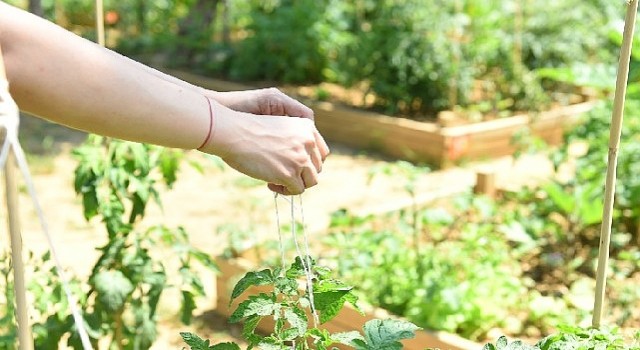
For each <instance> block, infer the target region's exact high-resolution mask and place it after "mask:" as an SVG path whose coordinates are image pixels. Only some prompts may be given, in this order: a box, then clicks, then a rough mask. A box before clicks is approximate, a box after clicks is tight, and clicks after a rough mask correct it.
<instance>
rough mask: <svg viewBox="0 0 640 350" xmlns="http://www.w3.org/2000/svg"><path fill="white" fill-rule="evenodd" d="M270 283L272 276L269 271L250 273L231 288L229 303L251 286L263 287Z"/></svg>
mask: <svg viewBox="0 0 640 350" xmlns="http://www.w3.org/2000/svg"><path fill="white" fill-rule="evenodd" d="M271 283H273V274H272V273H271V270H269V269H265V270H262V271H258V272H255V271H250V272H248V273H247V274H246V275H244V277H242V278H241V279H240V280H239V281H238V283H236V285H235V286H234V287H233V292H231V301H233V300H234V299H236V298H237V297H239V296H240V295H241V294H242V293H244V291H246V290H247V289H249V287H251V286H265V285H269V284H271Z"/></svg>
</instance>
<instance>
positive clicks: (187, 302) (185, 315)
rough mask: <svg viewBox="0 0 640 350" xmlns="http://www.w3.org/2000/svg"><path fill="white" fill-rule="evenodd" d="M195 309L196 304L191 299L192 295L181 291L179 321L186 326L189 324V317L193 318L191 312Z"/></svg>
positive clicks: (192, 298)
mask: <svg viewBox="0 0 640 350" xmlns="http://www.w3.org/2000/svg"><path fill="white" fill-rule="evenodd" d="M195 309H196V302H195V300H194V297H193V293H191V292H189V291H186V290H183V291H182V305H181V307H180V321H182V323H184V324H186V325H188V324H190V323H191V317H192V316H193V310H195Z"/></svg>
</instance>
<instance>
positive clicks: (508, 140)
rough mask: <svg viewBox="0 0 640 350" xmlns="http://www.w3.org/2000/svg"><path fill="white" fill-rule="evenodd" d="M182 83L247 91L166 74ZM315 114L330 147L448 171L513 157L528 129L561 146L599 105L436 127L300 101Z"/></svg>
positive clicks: (229, 84)
mask: <svg viewBox="0 0 640 350" xmlns="http://www.w3.org/2000/svg"><path fill="white" fill-rule="evenodd" d="M168 73H170V74H172V75H175V76H177V77H179V78H181V79H183V80H186V81H189V82H191V83H193V84H196V85H198V86H202V87H205V88H208V89H213V90H216V91H231V90H247V89H252V88H255V87H251V86H248V85H244V84H238V83H232V82H227V81H223V80H218V79H211V78H206V77H202V76H198V75H195V74H191V73H185V72H181V71H168ZM300 99H301V100H302V101H303V102H304V103H306V104H307V105H309V106H310V107H311V108H312V109H313V110H314V112H315V122H316V126H317V127H318V130H320V132H321V133H322V134H323V136H324V137H325V139H327V140H328V141H330V142H338V143H342V144H345V145H347V146H350V147H355V148H359V149H363V150H370V151H374V152H379V153H382V154H385V155H388V156H392V157H395V158H398V159H404V160H409V161H413V162H424V163H430V164H432V165H435V166H436V167H447V166H450V165H453V164H455V163H456V162H459V161H461V160H466V161H469V160H478V159H490V158H494V157H498V156H504V155H510V154H513V153H514V151H515V150H516V147H515V146H514V145H513V144H512V139H513V137H514V135H516V133H518V132H521V131H522V130H523V129H524V128H529V129H530V130H531V133H532V134H533V135H535V136H538V137H541V138H542V139H543V140H545V142H547V143H549V144H551V145H557V144H559V143H560V142H562V134H563V132H564V130H565V128H567V127H568V126H570V125H573V124H574V123H575V121H576V117H577V116H578V115H580V114H582V113H585V112H587V111H589V110H591V109H592V108H593V107H594V106H595V104H596V102H597V101H588V102H582V103H578V104H575V105H569V106H562V107H556V108H554V109H551V110H549V111H544V112H538V113H534V114H531V115H527V114H523V115H517V116H513V117H508V118H500V119H495V120H490V121H484V122H479V123H474V124H468V125H460V126H452V127H444V128H441V127H440V126H438V125H437V124H436V123H426V122H418V121H415V120H409V119H405V118H398V117H389V116H386V115H382V114H378V113H372V112H368V111H361V110H357V109H354V108H348V107H345V106H341V105H338V104H332V103H328V102H318V101H312V100H308V99H305V98H300Z"/></svg>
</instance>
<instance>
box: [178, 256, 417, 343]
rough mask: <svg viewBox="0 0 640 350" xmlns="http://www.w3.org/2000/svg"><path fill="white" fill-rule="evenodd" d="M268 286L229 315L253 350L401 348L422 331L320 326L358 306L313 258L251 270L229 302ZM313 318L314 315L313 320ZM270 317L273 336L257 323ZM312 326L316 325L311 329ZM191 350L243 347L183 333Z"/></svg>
mask: <svg viewBox="0 0 640 350" xmlns="http://www.w3.org/2000/svg"><path fill="white" fill-rule="evenodd" d="M305 261H307V262H311V270H312V271H313V275H314V276H315V278H314V280H313V288H312V290H313V293H311V292H310V290H311V289H304V290H302V291H301V289H300V288H299V280H300V279H301V278H302V277H304V276H305V264H306V263H305ZM253 286H266V287H269V290H270V291H268V292H265V293H260V294H258V295H250V296H249V297H248V298H247V299H245V300H244V301H242V302H240V303H239V304H238V306H237V308H236V310H235V311H234V312H233V314H232V315H231V317H230V322H234V323H235V322H241V321H242V322H244V329H243V332H242V334H243V337H244V338H245V339H246V340H247V341H248V342H249V347H248V348H249V349H254V348H258V349H263V350H270V349H273V350H288V349H296V350H305V349H311V346H313V348H315V349H319V350H328V349H330V348H331V347H330V346H331V345H332V344H344V345H347V346H351V347H353V348H354V349H357V350H380V349H389V350H394V349H401V348H402V344H401V343H400V342H399V341H400V340H402V339H408V338H412V337H414V335H415V331H416V330H418V327H416V326H415V325H413V324H411V323H409V322H405V321H400V320H371V321H369V322H367V323H366V324H365V325H364V335H363V334H361V333H359V332H357V331H352V332H342V333H334V334H331V333H329V332H328V331H326V330H324V329H322V328H319V324H323V323H325V322H328V321H330V320H331V319H333V318H334V317H336V316H337V315H338V312H339V311H340V310H341V309H342V307H343V306H344V305H345V304H351V305H352V306H354V307H356V308H357V305H356V301H357V297H356V296H355V295H354V294H353V292H352V287H351V286H348V285H346V284H344V283H343V282H341V281H338V280H336V279H333V278H331V277H330V270H329V269H327V268H325V267H322V266H318V265H316V264H315V262H312V261H311V259H306V260H303V259H302V258H300V257H297V258H296V259H295V261H294V262H293V263H292V264H291V265H290V266H289V267H287V268H286V269H283V268H276V269H265V270H261V271H251V272H248V273H247V274H246V275H245V276H244V277H243V278H242V279H240V280H239V281H238V282H237V284H236V285H235V287H234V289H233V291H232V293H231V300H232V301H233V300H234V299H236V298H238V297H240V296H241V295H242V294H243V293H245V292H246V291H247V290H248V289H249V288H250V287H253ZM314 312H315V313H317V315H318V319H317V320H315V319H311V320H310V319H309V316H308V314H310V313H314ZM312 317H313V316H312ZM267 318H270V319H272V320H273V321H274V322H275V327H274V330H273V333H271V334H268V335H260V334H258V333H257V331H256V327H257V326H258V324H259V323H260V322H261V321H263V320H264V319H267ZM310 324H312V325H310ZM181 336H182V338H183V339H184V341H185V342H186V343H187V345H189V346H190V348H191V349H192V350H201V349H213V350H224V349H230V350H233V349H240V348H239V346H238V345H236V344H233V343H221V344H216V345H211V344H210V341H209V340H203V339H201V338H200V337H198V336H196V335H193V334H191V333H181Z"/></svg>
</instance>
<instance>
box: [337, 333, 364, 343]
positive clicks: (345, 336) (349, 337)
mask: <svg viewBox="0 0 640 350" xmlns="http://www.w3.org/2000/svg"><path fill="white" fill-rule="evenodd" d="M356 339H359V340H362V341H364V337H363V336H362V334H360V332H357V331H351V332H340V333H335V334H332V335H331V340H332V341H333V342H335V343H340V344H344V345H351V344H353V342H354V341H355V340H356Z"/></svg>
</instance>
